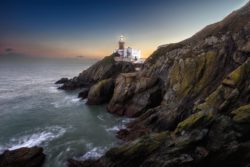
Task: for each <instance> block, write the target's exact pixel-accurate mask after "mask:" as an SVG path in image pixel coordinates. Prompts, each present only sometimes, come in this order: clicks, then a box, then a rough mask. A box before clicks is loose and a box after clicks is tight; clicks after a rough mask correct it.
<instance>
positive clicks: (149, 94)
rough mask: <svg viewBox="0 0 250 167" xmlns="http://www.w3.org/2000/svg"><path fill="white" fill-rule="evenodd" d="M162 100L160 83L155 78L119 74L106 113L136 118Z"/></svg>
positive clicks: (133, 74) (134, 74)
mask: <svg viewBox="0 0 250 167" xmlns="http://www.w3.org/2000/svg"><path fill="white" fill-rule="evenodd" d="M161 100H162V89H161V83H160V81H159V80H158V79H157V78H153V77H139V76H138V75H137V74H136V73H127V74H121V75H120V76H119V77H118V78H117V79H116V83H115V89H114V94H113V97H112V99H111V101H110V103H109V104H108V107H107V108H108V111H109V112H111V113H115V114H118V115H126V116H129V117H136V116H139V115H141V114H142V113H143V112H144V111H146V110H147V109H149V108H152V107H155V106H157V105H159V104H160V102H161Z"/></svg>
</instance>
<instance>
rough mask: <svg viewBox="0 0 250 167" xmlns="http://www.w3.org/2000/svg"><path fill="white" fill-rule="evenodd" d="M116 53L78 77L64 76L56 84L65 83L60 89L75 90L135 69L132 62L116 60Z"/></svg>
mask: <svg viewBox="0 0 250 167" xmlns="http://www.w3.org/2000/svg"><path fill="white" fill-rule="evenodd" d="M114 56H115V54H112V55H110V56H107V57H105V58H103V59H102V60H100V61H98V62H97V63H95V64H94V65H92V66H91V67H89V68H88V69H86V70H84V71H82V72H81V73H80V74H79V75H78V76H77V77H74V78H72V79H67V78H62V79H60V80H59V81H57V82H56V84H63V85H62V86H61V87H60V89H65V90H74V89H78V88H84V87H91V86H92V85H93V84H95V83H97V82H98V81H101V80H104V79H109V78H113V79H114V78H116V77H117V75H119V74H120V73H127V72H133V71H135V69H134V66H133V65H132V63H130V62H116V61H115V60H114Z"/></svg>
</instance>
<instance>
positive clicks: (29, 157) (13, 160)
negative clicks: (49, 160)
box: [0, 147, 45, 167]
mask: <svg viewBox="0 0 250 167" xmlns="http://www.w3.org/2000/svg"><path fill="white" fill-rule="evenodd" d="M44 160H45V154H43V149H42V148H40V147H32V148H19V149H16V150H12V151H8V150H7V151H5V152H4V153H3V154H1V155H0V167H41V166H42V165H43V162H44Z"/></svg>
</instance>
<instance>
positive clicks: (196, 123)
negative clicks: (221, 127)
mask: <svg viewBox="0 0 250 167" xmlns="http://www.w3.org/2000/svg"><path fill="white" fill-rule="evenodd" d="M212 120H213V113H212V112H205V111H200V112H197V113H195V114H192V115H190V116H189V117H188V118H186V119H185V120H183V121H182V122H180V123H179V124H178V125H177V127H176V129H175V133H176V134H178V133H180V132H182V131H189V130H192V129H193V128H204V127H205V126H207V125H209V124H210V123H211V121H212Z"/></svg>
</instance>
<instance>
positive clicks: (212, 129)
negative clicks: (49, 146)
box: [0, 2, 250, 167]
mask: <svg viewBox="0 0 250 167" xmlns="http://www.w3.org/2000/svg"><path fill="white" fill-rule="evenodd" d="M113 57H114V55H111V56H108V57H106V58H104V59H103V60H101V61H99V62H97V63H96V64H94V65H93V66H91V67H90V68H88V69H87V70H85V71H83V72H82V73H80V74H79V76H77V77H74V78H72V79H66V78H62V79H61V80H59V81H58V82H57V83H60V84H62V86H61V87H60V89H64V90H74V89H80V90H82V91H81V92H80V94H79V97H82V98H83V99H84V98H87V104H88V105H99V104H103V103H107V104H108V105H107V111H108V112H110V113H113V114H117V115H120V116H126V117H134V118H136V119H135V120H134V121H133V122H130V123H129V124H128V125H127V128H126V129H122V130H120V131H119V132H118V133H117V137H118V138H120V139H122V140H123V141H124V144H122V145H121V146H119V147H115V148H111V149H110V150H108V151H107V152H106V153H105V154H104V155H103V156H102V157H101V158H100V159H98V160H86V161H77V160H73V159H71V160H69V161H68V165H69V166H70V167H128V166H129V167H139V166H140V167H173V166H174V167H191V166H196V167H209V166H240V167H247V166H249V165H250V138H249V136H250V2H248V3H247V4H246V5H245V6H244V7H243V8H241V9H239V10H237V11H235V12H233V13H232V14H230V15H229V16H227V17H226V18H225V19H224V20H222V21H220V22H218V23H215V24H212V25H209V26H207V27H205V28H204V29H203V30H201V31H200V32H198V33H197V34H195V35H194V36H193V37H191V38H189V39H187V40H184V41H182V42H179V43H175V44H169V45H166V46H163V47H160V48H158V49H157V50H156V51H155V52H154V53H153V54H152V55H151V56H150V57H149V58H148V59H147V60H146V61H145V63H144V65H143V67H142V69H141V71H135V68H134V66H133V64H132V63H129V62H116V61H114V58H113ZM3 155H4V154H3ZM0 162H1V157H0ZM0 164H1V163H0ZM0 166H1V165H0Z"/></svg>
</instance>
